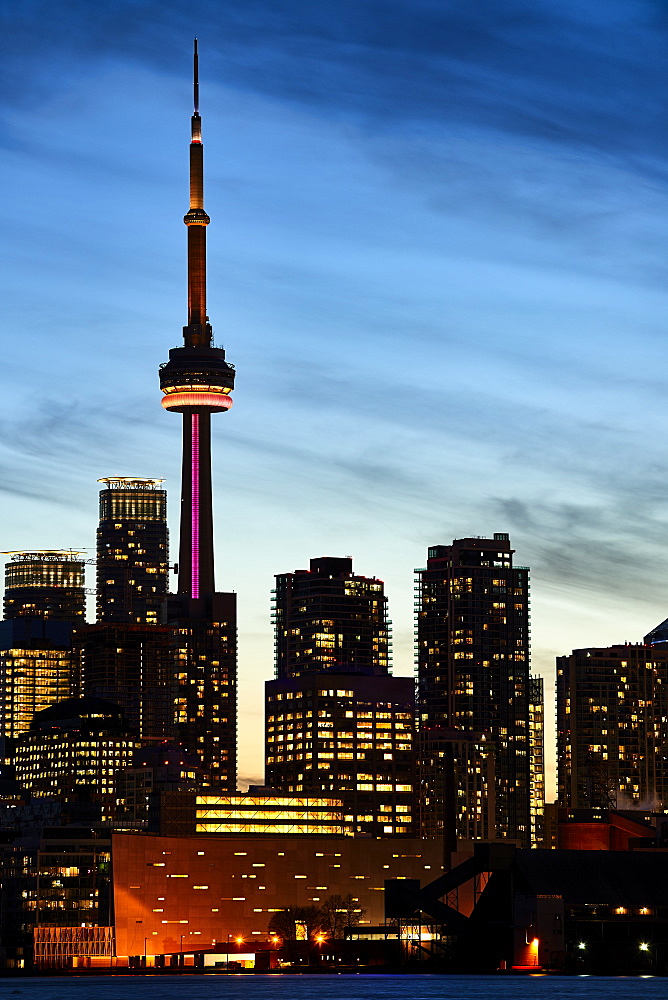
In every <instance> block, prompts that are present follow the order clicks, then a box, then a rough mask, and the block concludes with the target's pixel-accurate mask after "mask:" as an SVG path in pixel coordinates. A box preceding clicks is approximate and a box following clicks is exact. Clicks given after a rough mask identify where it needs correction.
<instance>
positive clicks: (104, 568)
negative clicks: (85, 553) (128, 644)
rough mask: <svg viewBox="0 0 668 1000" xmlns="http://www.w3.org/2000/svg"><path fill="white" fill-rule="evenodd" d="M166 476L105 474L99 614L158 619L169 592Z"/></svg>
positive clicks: (143, 621)
mask: <svg viewBox="0 0 668 1000" xmlns="http://www.w3.org/2000/svg"><path fill="white" fill-rule="evenodd" d="M163 481H164V480H162V479H131V478H128V477H120V476H115V477H113V478H108V479H100V480H99V482H101V483H104V484H105V486H104V489H102V490H100V520H99V523H98V528H97V620H98V622H124V623H128V624H132V625H157V624H158V622H159V621H160V613H161V609H162V606H163V604H164V602H165V598H166V596H167V589H168V588H167V571H168V566H167V564H168V561H169V548H168V533H167V492H166V490H164V489H162V486H161V484H162V483H163Z"/></svg>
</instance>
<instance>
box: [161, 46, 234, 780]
mask: <svg viewBox="0 0 668 1000" xmlns="http://www.w3.org/2000/svg"><path fill="white" fill-rule="evenodd" d="M194 104H195V107H194V113H193V115H192V118H191V141H190V207H189V210H188V212H187V213H186V215H185V217H184V220H183V221H184V222H185V224H186V226H187V229H188V323H187V325H186V326H185V327H184V328H183V346H182V347H175V348H172V350H170V352H169V361H168V362H166V363H165V364H163V365H162V366H161V367H160V387H161V389H162V391H163V397H162V405H163V407H164V408H165V409H166V410H169V411H172V412H175V413H180V414H181V415H182V420H183V455H182V467H181V516H180V537H179V562H178V594H176V595H173V596H172V597H171V598H170V599H169V601H168V606H167V616H168V624H169V625H170V627H171V628H172V635H173V639H174V641H173V643H172V651H173V655H174V671H175V674H176V677H177V681H178V691H177V694H176V699H177V702H176V715H177V725H178V739H179V741H180V742H183V743H185V744H186V746H187V747H188V748H189V749H190V750H192V751H193V752H194V753H197V755H198V756H199V758H200V763H201V766H202V768H203V771H204V772H205V775H206V776H207V780H209V781H210V782H212V783H216V784H221V785H222V786H223V787H225V788H229V789H234V788H235V787H236V601H235V595H234V594H224V593H217V592H216V590H215V583H214V550H213V513H212V497H211V415H212V414H214V413H224V412H225V411H226V410H228V409H229V408H230V407H231V406H232V398H231V396H230V392H231V390H232V389H233V387H234V377H235V371H234V367H233V366H232V365H230V364H229V362H227V361H226V360H225V351H224V350H223V349H222V348H221V347H214V346H213V331H212V328H211V324H210V322H209V317H208V315H207V307H206V227H207V226H208V224H209V221H210V220H209V216H208V215H207V213H206V212H205V211H204V165H203V146H202V120H201V117H200V114H199V78H198V55H197V42H195V57H194Z"/></svg>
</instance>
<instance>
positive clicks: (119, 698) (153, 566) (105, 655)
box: [73, 476, 175, 741]
mask: <svg viewBox="0 0 668 1000" xmlns="http://www.w3.org/2000/svg"><path fill="white" fill-rule="evenodd" d="M100 482H101V483H104V488H103V489H102V490H101V491H100V520H99V524H98V529H97V622H96V624H95V625H82V626H80V627H79V628H77V629H76V633H75V637H74V645H75V649H76V651H77V657H76V660H75V663H76V677H75V683H74V684H73V693H74V694H78V695H81V696H85V697H89V698H90V697H94V698H102V699H106V700H108V701H110V702H113V703H115V704H117V705H119V706H121V708H122V709H123V711H124V713H125V717H126V719H127V722H128V724H129V726H130V729H131V730H132V733H133V735H135V736H137V737H139V738H140V739H142V740H145V741H146V740H148V741H154V740H164V739H166V738H170V737H171V736H173V734H174V696H175V681H174V669H173V663H172V658H171V655H170V649H169V629H168V628H167V626H166V625H159V624H158V622H159V619H160V616H161V613H162V608H163V605H164V603H165V599H166V595H167V572H168V565H167V563H168V558H169V554H168V547H167V538H168V536H167V494H166V492H165V490H164V489H162V486H161V484H162V482H163V480H162V479H131V478H124V477H118V476H117V477H113V478H107V479H101V480H100Z"/></svg>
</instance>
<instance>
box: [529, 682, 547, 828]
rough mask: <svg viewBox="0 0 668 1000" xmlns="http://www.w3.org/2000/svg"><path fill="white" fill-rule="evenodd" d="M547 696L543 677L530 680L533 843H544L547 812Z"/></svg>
mask: <svg viewBox="0 0 668 1000" xmlns="http://www.w3.org/2000/svg"><path fill="white" fill-rule="evenodd" d="M544 734H545V695H544V685H543V678H542V677H533V676H532V677H530V678H529V764H530V767H531V785H530V791H531V800H530V806H531V843H532V844H542V843H543V815H544V812H545V735H544Z"/></svg>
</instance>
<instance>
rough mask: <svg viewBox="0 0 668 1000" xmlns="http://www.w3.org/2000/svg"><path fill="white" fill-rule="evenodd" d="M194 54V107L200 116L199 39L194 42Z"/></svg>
mask: <svg viewBox="0 0 668 1000" xmlns="http://www.w3.org/2000/svg"><path fill="white" fill-rule="evenodd" d="M194 46H195V49H194V52H193V106H194V108H195V112H194V113H195V114H196V115H198V114H199V59H198V57H197V39H195V40H194Z"/></svg>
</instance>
